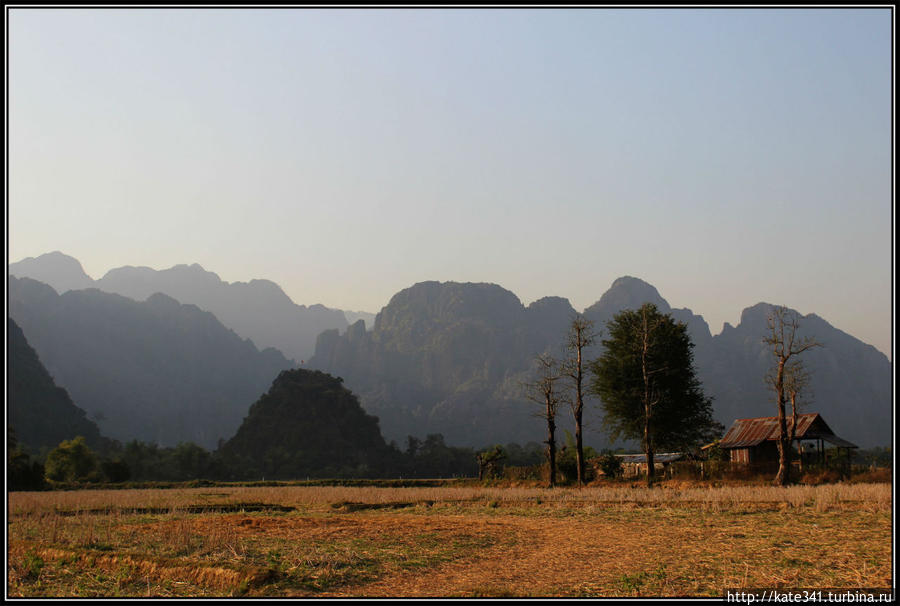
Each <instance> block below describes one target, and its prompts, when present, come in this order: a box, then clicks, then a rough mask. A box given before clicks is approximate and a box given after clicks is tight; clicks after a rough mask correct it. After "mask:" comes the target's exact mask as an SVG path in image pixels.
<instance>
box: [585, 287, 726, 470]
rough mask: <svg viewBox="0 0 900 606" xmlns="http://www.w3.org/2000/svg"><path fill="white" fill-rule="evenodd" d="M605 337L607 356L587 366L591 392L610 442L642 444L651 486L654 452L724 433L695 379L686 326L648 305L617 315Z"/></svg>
mask: <svg viewBox="0 0 900 606" xmlns="http://www.w3.org/2000/svg"><path fill="white" fill-rule="evenodd" d="M607 332H608V334H609V338H608V339H606V340H604V341H603V345H604V346H605V347H606V351H605V352H604V353H603V355H601V356H600V357H599V358H598V359H597V360H595V361H593V362H592V363H591V364H590V366H589V368H590V370H591V373H592V375H593V379H592V382H591V384H590V391H591V393H593V394H595V395H597V396H599V397H600V399H601V401H602V407H603V410H604V412H605V417H604V425H605V426H606V428H607V429H608V431H609V433H610V436H611V437H612V439H613V440H615V439H618V438H620V437H622V438H626V439H634V440H640V442H641V447H642V448H643V450H644V453H645V454H646V455H647V485H648V486H652V485H653V480H654V471H655V470H654V461H653V454H654V452H657V451H658V449H667V450H668V449H671V450H683V449H688V448H691V447H693V446H695V445H697V444H698V443H701V442H704V441H711V440H712V439H713V438H714V437H716V436H717V435H718V434H720V433H721V431H722V430H723V428H722V425H721V424H719V423H717V422H716V421H715V420H713V417H712V400H711V399H710V398H707V397H706V396H705V395H704V393H703V390H702V387H701V384H700V381H699V380H698V379H697V376H696V371H695V370H694V360H693V352H692V349H693V346H694V345H693V343H692V342H691V339H690V337H689V336H688V333H687V326H686V325H685V324H684V323H681V322H676V321H675V320H674V319H673V318H672V316H671V315H669V314H662V313H660V312H659V311H658V310H657V308H656V306H655V305H653V304H651V303H647V304H645V305H643V306H642V307H641V308H640V309H637V310H624V311H622V312H621V313H619V314H617V315H616V316H615V317H614V318H613V319H612V320H610V321H609V323H608V324H607Z"/></svg>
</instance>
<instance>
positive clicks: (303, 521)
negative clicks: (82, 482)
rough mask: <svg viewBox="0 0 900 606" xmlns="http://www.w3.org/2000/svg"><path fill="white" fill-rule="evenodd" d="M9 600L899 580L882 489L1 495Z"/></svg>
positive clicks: (623, 592)
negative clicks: (6, 506) (6, 497)
mask: <svg viewBox="0 0 900 606" xmlns="http://www.w3.org/2000/svg"><path fill="white" fill-rule="evenodd" d="M8 503H9V510H8V513H9V520H8V549H9V553H8V556H9V559H8V569H7V590H8V595H9V597H19V596H21V597H37V596H57V597H74V596H79V597H92V596H106V597H113V596H120V597H147V596H153V597H167V596H196V597H201V596H207V597H209V596H246V597H269V596H271V597H276V596H295V597H326V596H343V597H349V596H361V597H390V596H425V597H507V596H516V597H526V596H558V597H563V596H565V597H609V596H722V595H723V593H724V591H725V589H727V588H816V587H834V588H845V587H846V588H849V587H891V586H893V579H892V577H891V547H892V543H891V511H892V497H891V486H890V484H852V485H850V484H830V485H821V486H793V487H789V488H774V487H762V486H756V487H753V486H740V487H719V488H701V487H692V486H690V485H686V484H681V485H679V484H676V483H668V484H666V485H664V486H662V487H658V488H655V489H652V490H648V489H646V488H634V487H628V486H597V487H588V488H583V489H574V488H565V489H555V490H547V489H541V488H523V487H497V488H493V487H477V486H468V487H465V486H459V487H452V486H447V487H436V488H377V487H357V488H353V487H272V488H251V487H224V488H223V487H208V488H195V489H172V490H109V491H104V490H91V491H68V492H42V493H27V492H22V493H10V494H9V501H8Z"/></svg>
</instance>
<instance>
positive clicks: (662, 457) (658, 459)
mask: <svg viewBox="0 0 900 606" xmlns="http://www.w3.org/2000/svg"><path fill="white" fill-rule="evenodd" d="M616 456H617V457H619V458H620V459H622V462H623V463H646V462H647V455H646V454H617V455H616ZM683 456H684V453H683V452H661V453H658V454H657V453H654V454H653V463H654V464H655V463H671V462H672V461H677V460H678V459H680V458H682V457H683Z"/></svg>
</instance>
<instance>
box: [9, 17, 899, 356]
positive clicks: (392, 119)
mask: <svg viewBox="0 0 900 606" xmlns="http://www.w3.org/2000/svg"><path fill="white" fill-rule="evenodd" d="M7 17H8V28H9V41H8V44H9V50H8V66H9V71H8V82H9V89H8V121H9V122H8V124H9V134H8V137H9V140H8V141H9V142H8V145H9V154H8V171H9V181H8V186H9V188H8V199H7V205H8V212H9V227H8V254H9V261H18V260H20V259H22V258H24V257H27V256H37V255H40V254H42V253H45V252H50V251H54V250H60V251H62V252H64V253H66V254H69V255H72V256H74V257H76V258H77V259H79V260H80V261H81V262H82V264H83V265H84V268H85V270H86V271H87V272H88V273H89V274H90V275H91V276H92V277H94V278H99V277H101V276H102V275H103V274H104V273H105V272H106V271H107V270H109V269H111V268H113V267H119V266H122V265H146V266H150V267H154V268H157V269H162V268H167V267H171V266H172V265H175V264H177V263H200V264H201V265H203V266H204V267H205V268H206V269H208V270H211V271H215V272H216V273H217V274H219V276H220V277H221V278H222V279H224V280H228V281H246V280H249V279H252V278H267V279H270V280H274V281H275V282H277V283H279V284H280V285H281V286H282V287H283V288H284V290H285V291H286V292H287V293H288V294H289V295H290V296H291V297H292V298H293V299H294V300H295V301H296V302H297V303H302V304H312V303H324V304H325V305H329V306H332V307H339V308H342V309H349V310H367V311H372V312H376V311H378V310H380V309H381V307H383V306H384V305H385V304H386V303H387V302H388V300H389V299H390V297H391V296H392V295H393V294H394V293H395V292H397V291H398V290H401V289H403V288H406V287H408V286H410V285H412V284H414V283H416V282H420V281H423V280H441V281H445V280H455V281H464V282H494V283H497V284H500V285H501V286H503V287H505V288H508V289H509V290H511V291H513V292H514V293H516V294H517V295H518V296H519V298H520V299H522V301H523V303H525V304H528V303H530V302H531V301H533V300H535V299H537V298H540V297H543V296H547V295H558V296H563V297H567V298H568V299H569V300H570V301H571V302H572V304H573V305H574V306H575V307H576V308H578V309H583V308H584V307H586V306H588V305H590V304H592V303H593V302H594V301H596V300H597V299H598V298H599V297H600V296H601V295H602V294H603V292H604V291H605V290H606V289H607V288H609V286H610V284H611V283H612V282H613V280H615V279H616V278H617V277H620V276H622V275H632V276H636V277H639V278H641V279H643V280H646V281H648V282H650V283H651V284H653V285H654V286H656V287H657V288H658V290H659V291H660V294H661V295H662V296H663V297H665V298H666V299H667V300H668V301H669V303H670V304H672V306H674V307H690V308H691V309H693V311H694V312H695V313H699V314H702V315H703V316H704V317H705V318H706V320H707V321H708V322H709V324H710V327H711V328H712V330H713V333H714V334H715V333H718V332H719V331H720V330H721V327H722V323H723V322H726V321H727V322H730V323H732V324H736V323H737V322H738V321H739V318H740V312H741V310H742V309H743V308H745V307H747V306H750V305H753V304H755V303H757V302H759V301H767V302H770V303H783V304H786V305H789V306H791V307H794V308H796V309H798V310H799V311H801V312H803V313H810V312H815V313H817V314H818V315H820V316H822V317H823V318H825V319H826V320H828V321H829V322H831V323H832V324H833V325H835V326H837V327H838V328H840V329H842V330H844V331H846V332H849V333H851V334H853V335H854V336H856V337H858V338H860V339H862V340H863V341H866V342H868V343H871V344H873V345H875V346H876V347H878V348H879V349H880V350H882V351H884V352H885V353H887V354H888V355H890V354H891V338H892V324H891V320H892V314H893V307H892V294H893V288H892V277H893V270H892V265H891V253H892V250H893V246H892V238H893V231H892V219H893V215H892V211H893V197H892V196H893V192H892V188H891V179H892V173H891V152H892V138H891V134H892V130H891V128H892V123H891V118H892V112H893V106H892V102H891V92H892V81H891V78H892V66H891V58H892V53H893V47H892V41H891V24H892V13H891V11H890V10H889V9H887V8H884V9H864V10H848V9H829V10H822V9H820V10H811V9H792V10H760V9H747V10H736V9H725V10H722V9H720V10H694V9H675V10H649V9H630V10H629V9H626V10H607V9H597V10H583V9H582V10H521V9H519V10H366V11H357V10H299V9H292V10H248V9H241V10H233V9H232V10H229V9H219V10H176V9H172V10H160V9H155V10H148V9H143V10H141V9H123V10H87V9H78V10H58V9H54V10H48V9H43V10H38V9H8V12H7Z"/></svg>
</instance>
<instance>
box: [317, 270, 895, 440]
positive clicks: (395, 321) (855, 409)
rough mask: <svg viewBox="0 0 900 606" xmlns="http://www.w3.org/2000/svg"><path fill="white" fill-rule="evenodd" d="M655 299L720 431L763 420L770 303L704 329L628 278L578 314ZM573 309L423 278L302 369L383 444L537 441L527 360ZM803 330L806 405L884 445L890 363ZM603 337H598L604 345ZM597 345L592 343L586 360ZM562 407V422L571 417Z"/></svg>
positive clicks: (330, 340)
mask: <svg viewBox="0 0 900 606" xmlns="http://www.w3.org/2000/svg"><path fill="white" fill-rule="evenodd" d="M645 302H650V303H654V304H655V305H657V307H658V308H659V309H660V310H661V311H663V312H665V313H671V314H672V316H673V317H675V318H676V319H677V320H679V321H681V322H684V323H686V324H687V326H688V332H689V334H690V335H691V338H692V340H693V342H694V344H695V347H694V359H695V366H696V368H697V371H698V374H699V376H700V379H701V380H702V382H703V384H704V389H705V391H706V393H707V395H710V396H712V397H713V398H714V403H713V406H714V410H715V416H716V419H717V420H718V421H720V422H721V423H723V424H724V425H726V426H728V425H730V423H731V422H732V421H733V420H734V419H735V418H738V417H754V416H770V415H772V414H774V413H773V410H774V403H773V400H772V394H771V393H769V391H768V390H767V387H766V385H765V383H764V376H765V373H766V370H767V368H768V366H767V365H768V364H769V363H770V359H771V354H769V352H768V351H767V350H766V349H765V347H764V346H763V343H762V338H763V336H764V334H765V326H766V324H765V317H766V314H767V312H768V310H769V309H770V307H771V306H770V305H768V304H765V303H761V304H758V305H754V306H752V307H749V308H747V309H745V310H744V313H743V315H742V320H741V323H740V324H739V325H738V326H737V327H730V326H727V325H726V327H725V330H724V331H723V332H722V333H721V334H720V335H716V336H712V335H711V333H710V330H709V326H708V324H707V323H706V321H705V320H704V319H703V318H702V317H701V316H699V315H697V314H694V313H693V312H692V311H691V310H690V309H672V308H671V306H669V304H668V303H667V302H666V301H665V299H663V298H662V296H661V295H660V294H659V292H658V291H657V290H656V288H654V287H653V286H651V285H650V284H647V283H646V282H644V281H642V280H640V279H638V278H634V277H630V276H625V277H623V278H619V279H618V280H616V281H615V282H614V283H613V284H612V286H611V287H610V288H609V289H608V290H607V291H606V293H604V294H603V296H601V298H600V299H599V300H598V301H597V303H595V304H593V305H591V306H590V307H588V308H587V309H585V311H584V315H585V316H586V317H588V318H589V319H591V320H593V321H594V323H595V328H597V329H599V330H600V331H601V333H602V332H603V331H605V325H606V322H607V321H608V320H609V319H611V318H612V317H613V316H614V315H615V314H616V313H618V312H619V311H621V310H622V309H626V308H636V307H639V306H640V305H642V304H643V303H645ZM574 314H575V310H574V309H573V308H572V306H571V305H570V304H569V302H568V301H567V300H566V299H563V298H559V297H548V298H545V299H541V300H539V301H535V302H534V303H532V304H531V305H530V306H528V307H527V308H526V307H524V306H523V305H522V304H521V302H520V301H519V299H518V298H517V297H516V296H515V295H514V294H513V293H511V292H509V291H507V290H505V289H503V288H501V287H500V286H497V285H494V284H461V283H454V282H445V283H438V282H423V283H419V284H416V285H414V286H412V287H410V288H407V289H404V290H403V291H400V292H399V293H397V294H396V295H395V296H394V297H393V298H392V299H391V301H390V303H388V305H387V306H386V307H385V308H384V309H382V311H381V313H379V314H378V316H377V317H376V320H375V326H374V329H373V330H372V331H370V332H366V331H365V330H364V329H363V327H362V326H361V325H358V324H357V325H353V326H351V327H350V328H348V330H347V331H346V332H345V333H344V334H340V333H339V332H338V331H337V330H332V331H328V332H326V333H323V334H322V335H321V336H320V337H319V340H318V343H317V346H316V355H315V356H314V357H313V358H312V359H311V360H310V362H309V366H310V367H311V368H317V369H320V370H324V371H326V372H329V373H331V374H333V375H337V376H341V377H343V378H344V380H345V382H346V384H347V386H348V388H350V389H351V390H353V392H354V393H357V394H359V396H360V401H361V402H362V404H363V406H364V407H365V408H366V410H367V411H369V412H371V413H373V414H377V415H378V416H379V418H380V419H381V427H382V431H383V432H384V434H385V436H386V437H387V438H388V439H395V440H398V441H400V440H403V439H404V438H405V436H406V435H423V434H425V433H429V432H441V433H443V434H444V436H445V437H446V438H447V441H448V442H449V443H454V444H460V445H469V446H482V445H484V444H488V443H492V442H493V443H497V442H507V441H517V442H520V443H524V442H527V441H529V440H539V439H541V436H540V434H541V427H540V423H539V422H537V421H536V420H535V419H533V418H530V413H532V412H533V411H534V408H533V407H529V403H528V402H527V401H526V400H525V399H524V397H523V391H522V385H523V384H524V383H525V382H527V381H529V380H531V378H532V376H533V375H532V369H531V364H532V362H533V359H534V357H535V356H537V355H538V354H540V353H542V352H544V351H550V352H551V353H554V354H557V355H558V354H559V353H560V348H561V345H562V343H563V340H564V338H565V334H566V329H567V326H568V323H569V321H570V320H571V318H572V317H573V316H574ZM801 330H802V331H803V334H805V335H809V336H813V337H815V338H817V339H818V340H819V341H821V342H822V343H823V344H825V347H823V348H817V349H815V350H814V351H811V352H809V353H808V354H805V356H804V359H805V361H806V362H807V367H808V369H809V371H810V372H811V373H812V377H813V378H812V381H813V383H812V388H811V390H810V394H809V397H808V403H807V404H805V407H806V410H809V411H816V412H820V413H822V415H823V416H824V417H825V418H826V419H827V420H828V422H829V424H830V425H831V426H832V428H833V429H834V430H835V431H836V432H837V433H838V435H841V436H842V437H844V438H846V439H848V440H851V441H853V442H856V443H857V444H858V445H860V446H863V447H866V446H873V445H885V444H889V443H890V441H891V430H890V428H891V427H892V425H891V421H892V419H891V408H892V406H891V402H892V392H891V363H890V361H889V360H888V359H887V356H885V355H884V354H882V353H880V352H879V351H878V350H877V349H875V348H874V347H873V346H871V345H867V344H865V343H863V342H861V341H859V340H858V339H855V338H854V337H852V336H850V335H847V334H846V333H843V332H842V331H840V330H838V329H836V328H834V327H832V326H831V325H830V324H828V323H827V322H825V321H824V320H822V319H821V318H819V317H818V316H815V315H814V314H810V315H808V316H806V317H804V318H803V320H802V324H801ZM602 339H603V335H602V334H601V337H600V340H601V341H602ZM601 351H602V344H599V343H598V344H597V345H596V346H595V347H593V348H591V349H590V350H589V351H588V352H587V356H588V357H589V358H592V357H596V356H597V355H599V353H600V352H601ZM592 406H593V408H592V409H590V410H589V413H588V426H587V439H588V440H589V443H592V444H596V445H597V446H600V447H602V446H604V445H606V444H607V439H606V437H605V435H604V433H603V431H602V427H601V423H600V421H601V413H600V411H599V408H598V407H597V406H596V403H594V404H593V405H592ZM568 416H570V415H569V414H568V411H567V409H565V408H564V409H563V411H562V414H561V418H562V420H563V423H564V425H563V427H562V428H565V423H567V422H568V418H567V417H568Z"/></svg>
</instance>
